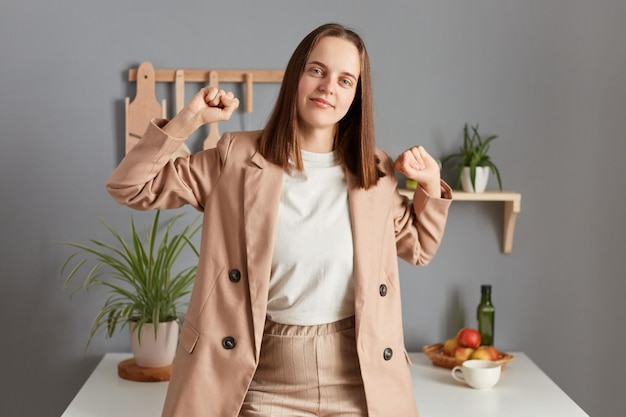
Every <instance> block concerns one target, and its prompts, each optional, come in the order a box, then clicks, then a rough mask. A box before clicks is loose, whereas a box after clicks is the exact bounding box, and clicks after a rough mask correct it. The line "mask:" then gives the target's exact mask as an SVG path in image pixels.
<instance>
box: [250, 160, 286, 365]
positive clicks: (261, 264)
mask: <svg viewBox="0 0 626 417" xmlns="http://www.w3.org/2000/svg"><path fill="white" fill-rule="evenodd" d="M251 162H252V163H251V164H250V166H248V167H246V169H245V173H244V187H245V188H244V229H245V236H246V255H247V264H248V283H249V286H250V304H251V308H252V321H253V326H254V335H255V348H256V349H255V355H256V356H257V359H258V354H259V351H260V347H261V338H262V337H263V328H264V327H265V316H266V313H267V294H268V289H269V277H270V273H271V268H272V253H273V250H274V240H275V238H276V221H277V218H278V206H279V203H280V194H281V190H282V177H283V170H282V168H280V167H279V166H277V165H275V164H272V163H270V162H268V161H267V160H266V159H265V158H263V156H261V155H260V154H259V153H258V152H257V153H255V154H254V155H253V156H252V159H251Z"/></svg>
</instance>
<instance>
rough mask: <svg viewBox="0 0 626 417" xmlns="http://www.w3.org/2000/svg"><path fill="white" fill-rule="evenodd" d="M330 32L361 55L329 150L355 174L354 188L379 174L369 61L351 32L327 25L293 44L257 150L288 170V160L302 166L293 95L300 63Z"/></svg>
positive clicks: (364, 185)
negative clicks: (348, 100)
mask: <svg viewBox="0 0 626 417" xmlns="http://www.w3.org/2000/svg"><path fill="white" fill-rule="evenodd" d="M327 36H334V37H338V38H342V39H345V40H348V41H350V42H352V43H353V44H354V46H356V48H357V50H358V51H359V54H360V57H361V75H360V77H359V81H358V84H357V89H356V94H355V97H354V101H353V102H352V105H351V106H350V109H349V110H348V113H347V114H346V115H345V116H344V117H343V118H342V119H341V120H340V121H339V123H338V129H337V132H336V135H335V143H334V145H333V148H334V149H335V150H336V151H337V153H338V154H339V157H340V158H341V160H342V161H343V162H344V163H345V164H346V166H347V168H348V169H349V170H350V172H352V173H353V174H354V175H355V176H356V177H357V184H358V186H359V187H362V188H365V189H368V188H370V187H372V186H374V185H376V183H377V182H378V178H380V177H383V176H384V173H382V172H381V171H380V170H379V169H378V167H377V165H376V164H377V162H378V161H377V158H376V155H375V149H376V144H375V140H374V120H373V100H372V84H371V71H370V62H369V56H368V54H367V50H366V49H365V43H364V42H363V40H362V39H361V37H360V36H359V35H358V34H356V33H355V32H354V31H352V30H350V29H348V28H346V27H344V26H342V25H339V24H336V23H329V24H325V25H322V26H320V27H318V28H317V29H315V30H313V31H312V32H311V33H309V34H308V35H307V36H306V37H305V38H304V39H303V40H302V41H301V42H300V44H299V45H298V47H297V48H296V50H295V51H294V52H293V55H292V56H291V58H290V59H289V62H288V63H287V68H286V69H285V75H284V78H283V82H282V84H281V87H280V92H279V93H278V99H277V100H276V104H275V105H274V109H273V111H272V114H271V115H270V118H269V120H268V122H267V125H266V126H265V129H264V130H263V133H262V134H261V139H260V142H259V152H260V153H261V155H263V156H264V157H265V158H266V159H267V160H269V161H271V162H273V163H275V164H278V165H280V166H282V167H283V168H285V169H286V168H289V167H290V166H291V164H290V161H293V163H294V164H295V168H296V169H297V170H298V171H302V170H303V169H304V167H303V165H302V157H301V152H300V146H299V144H298V140H297V132H298V111H297V108H296V97H297V94H298V84H299V82H300V77H301V76H302V73H303V72H304V68H305V65H306V62H307V60H308V58H309V55H310V54H311V51H312V50H313V48H314V47H315V46H316V45H317V43H318V42H319V40H320V39H322V38H324V37H327Z"/></svg>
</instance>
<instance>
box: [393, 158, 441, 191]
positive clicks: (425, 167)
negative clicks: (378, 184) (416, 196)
mask: <svg viewBox="0 0 626 417" xmlns="http://www.w3.org/2000/svg"><path fill="white" fill-rule="evenodd" d="M394 167H395V169H396V170H398V172H400V173H401V174H403V175H404V176H406V177H407V178H410V179H412V180H415V181H417V183H418V184H419V186H420V187H422V188H423V189H424V191H426V192H427V193H428V194H429V195H430V196H432V197H441V184H440V181H441V174H440V171H439V163H438V162H437V161H436V160H435V159H434V158H433V157H432V156H430V154H429V153H428V152H426V149H424V147H423V146H414V147H412V148H410V149H407V150H406V151H404V152H402V154H400V156H398V158H397V159H396V162H395V163H394Z"/></svg>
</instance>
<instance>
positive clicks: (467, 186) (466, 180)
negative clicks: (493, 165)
mask: <svg viewBox="0 0 626 417" xmlns="http://www.w3.org/2000/svg"><path fill="white" fill-rule="evenodd" d="M488 181H489V167H476V178H475V179H474V183H475V184H474V185H476V190H474V187H472V179H471V177H470V168H469V167H463V172H462V173H461V186H462V187H463V191H466V192H468V193H482V192H483V191H485V188H487V182H488Z"/></svg>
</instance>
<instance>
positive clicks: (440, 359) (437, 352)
mask: <svg viewBox="0 0 626 417" xmlns="http://www.w3.org/2000/svg"><path fill="white" fill-rule="evenodd" d="M422 351H423V352H424V353H425V354H426V356H428V358H429V359H430V360H431V362H432V363H433V365H436V366H441V367H443V368H450V369H452V368H454V367H455V366H457V365H461V364H462V363H463V361H462V360H460V359H456V358H452V357H450V356H446V355H445V354H444V353H443V343H435V344H434V345H426V346H424V347H423V348H422ZM513 359H515V357H514V356H513V355H510V354H508V353H506V352H500V357H499V358H498V360H497V361H496V362H498V363H499V364H500V365H501V367H502V370H504V367H505V366H506V364H507V363H509V362H511V361H512V360H513Z"/></svg>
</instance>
